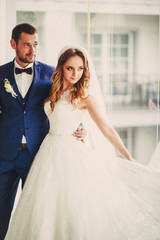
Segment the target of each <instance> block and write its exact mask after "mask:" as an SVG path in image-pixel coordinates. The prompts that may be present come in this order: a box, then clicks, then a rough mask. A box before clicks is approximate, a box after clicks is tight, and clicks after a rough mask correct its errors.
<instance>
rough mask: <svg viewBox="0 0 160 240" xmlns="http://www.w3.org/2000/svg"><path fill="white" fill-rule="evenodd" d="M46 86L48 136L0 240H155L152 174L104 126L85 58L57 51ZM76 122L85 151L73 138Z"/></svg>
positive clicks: (157, 203) (159, 213) (158, 191)
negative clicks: (83, 130) (83, 133)
mask: <svg viewBox="0 0 160 240" xmlns="http://www.w3.org/2000/svg"><path fill="white" fill-rule="evenodd" d="M52 80H53V86H52V89H51V92H50V94H49V96H48V98H47V99H46V100H45V105H44V107H45V112H46V114H47V115H48V118H49V121H50V132H49V133H48V135H47V136H46V138H45V139H44V141H43V143H42V145H41V147H40V150H39V151H38V153H37V155H36V157H35V160H34V162H33V164H32V167H31V170H30V173H29V175H28V178H27V180H26V183H25V186H24V189H23V192H22V195H21V197H20V200H19V203H18V206H17V208H16V211H15V213H14V215H13V218H12V221H11V223H10V226H9V230H8V233H7V236H6V238H5V240H13V239H16V240H22V239H23V240H135V239H136V240H147V239H148V240H160V173H159V172H158V171H157V172H156V171H153V170H152V169H150V168H149V167H145V166H143V165H141V164H139V163H138V162H136V161H135V160H133V159H132V157H131V155H130V154H129V152H128V151H127V149H126V148H125V146H124V144H123V143H122V141H121V139H120V137H119V135H118V134H117V132H116V131H115V129H114V128H113V127H112V126H111V125H110V124H109V122H108V120H107V117H106V113H105V106H104V102H103V98H102V95H101V92H100V88H99V85H98V81H97V78H96V73H95V70H94V67H93V64H92V61H91V59H90V57H89V54H88V53H87V51H86V50H85V49H83V48H82V47H80V46H75V47H73V46H72V47H65V48H64V49H63V50H62V51H61V53H60V55H59V59H58V64H57V67H56V70H55V72H54V73H53V75H52ZM79 122H82V123H83V124H88V128H89V130H88V135H89V139H88V143H83V142H81V141H77V140H76V139H75V138H74V137H73V133H74V131H75V129H76V128H77V125H79ZM98 129H99V130H98ZM101 133H103V135H104V136H105V138H104V137H103V135H102V134H101ZM106 139H107V140H106ZM108 140H109V142H110V143H112V145H113V146H114V147H115V148H116V149H117V150H118V151H119V152H120V153H121V154H122V156H123V157H124V158H117V157H116V156H115V154H114V151H113V148H112V147H111V145H110V144H109V142H108Z"/></svg>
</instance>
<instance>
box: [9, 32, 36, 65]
mask: <svg viewBox="0 0 160 240" xmlns="http://www.w3.org/2000/svg"><path fill="white" fill-rule="evenodd" d="M11 46H12V48H13V49H15V51H16V61H17V62H18V64H19V65H20V66H21V67H26V66H27V65H28V64H29V63H32V62H34V60H35V58H36V54H37V46H38V36H37V33H35V34H27V33H24V32H22V33H21V36H20V39H19V41H18V43H16V42H15V41H14V40H13V39H11Z"/></svg>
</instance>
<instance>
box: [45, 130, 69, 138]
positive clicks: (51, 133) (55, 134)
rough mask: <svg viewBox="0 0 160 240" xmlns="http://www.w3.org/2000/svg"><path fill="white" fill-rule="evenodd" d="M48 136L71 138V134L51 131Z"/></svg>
mask: <svg viewBox="0 0 160 240" xmlns="http://www.w3.org/2000/svg"><path fill="white" fill-rule="evenodd" d="M49 135H50V136H57V137H73V134H71V133H55V132H53V131H51V130H50V131H49Z"/></svg>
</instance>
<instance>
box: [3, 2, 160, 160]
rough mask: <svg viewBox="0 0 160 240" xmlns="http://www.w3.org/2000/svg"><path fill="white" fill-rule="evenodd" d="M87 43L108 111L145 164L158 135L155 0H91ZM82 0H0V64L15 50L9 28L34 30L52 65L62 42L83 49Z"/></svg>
mask: <svg viewBox="0 0 160 240" xmlns="http://www.w3.org/2000/svg"><path fill="white" fill-rule="evenodd" d="M90 11H91V14H90V19H91V22H90V23H91V28H90V47H91V56H92V58H93V60H94V63H95V67H96V71H97V74H98V78H99V81H100V85H101V88H102V91H103V94H104V98H105V102H106V108H107V112H108V116H109V118H110V120H111V122H112V124H113V126H114V127H115V128H116V129H117V131H118V132H119V134H120V136H121V137H122V139H123V141H124V143H125V145H126V147H127V148H128V149H129V151H130V152H131V153H132V155H133V156H134V158H135V159H137V160H138V161H140V162H143V163H145V164H146V163H148V161H149V159H150V158H151V156H152V153H153V151H154V149H155V148H156V145H157V143H158V141H159V140H160V139H159V129H160V127H159V121H160V118H159V111H158V110H155V109H154V108H150V107H149V104H148V103H149V101H151V100H152V101H153V103H155V105H158V107H159V87H160V86H159V83H160V82H159V81H160V0H91V1H90ZM87 19H88V1H87V0H0V64H3V63H5V62H7V61H10V60H12V59H13V57H14V52H13V50H12V49H11V47H10V44H9V41H10V36H11V31H12V28H13V27H14V26H15V25H16V24H18V23H23V22H28V23H30V24H32V25H34V26H35V27H36V28H37V29H38V32H39V53H38V56H37V59H38V60H40V61H42V62H45V63H48V64H51V65H56V62H57V54H58V52H59V51H60V49H61V48H62V47H63V46H64V45H66V44H73V43H76V44H80V45H83V46H84V47H86V48H87V35H88V25H87Z"/></svg>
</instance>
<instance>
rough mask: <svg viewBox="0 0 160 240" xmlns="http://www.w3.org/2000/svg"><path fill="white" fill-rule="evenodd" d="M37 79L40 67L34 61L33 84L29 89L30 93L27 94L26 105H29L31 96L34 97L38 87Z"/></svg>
mask: <svg viewBox="0 0 160 240" xmlns="http://www.w3.org/2000/svg"><path fill="white" fill-rule="evenodd" d="M39 79H40V67H39V64H38V62H37V61H35V62H34V76H33V83H32V85H31V88H30V90H29V91H30V92H29V95H28V98H27V102H26V104H29V103H30V101H31V100H32V98H33V96H34V95H35V92H36V90H37V87H38V83H39Z"/></svg>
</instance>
